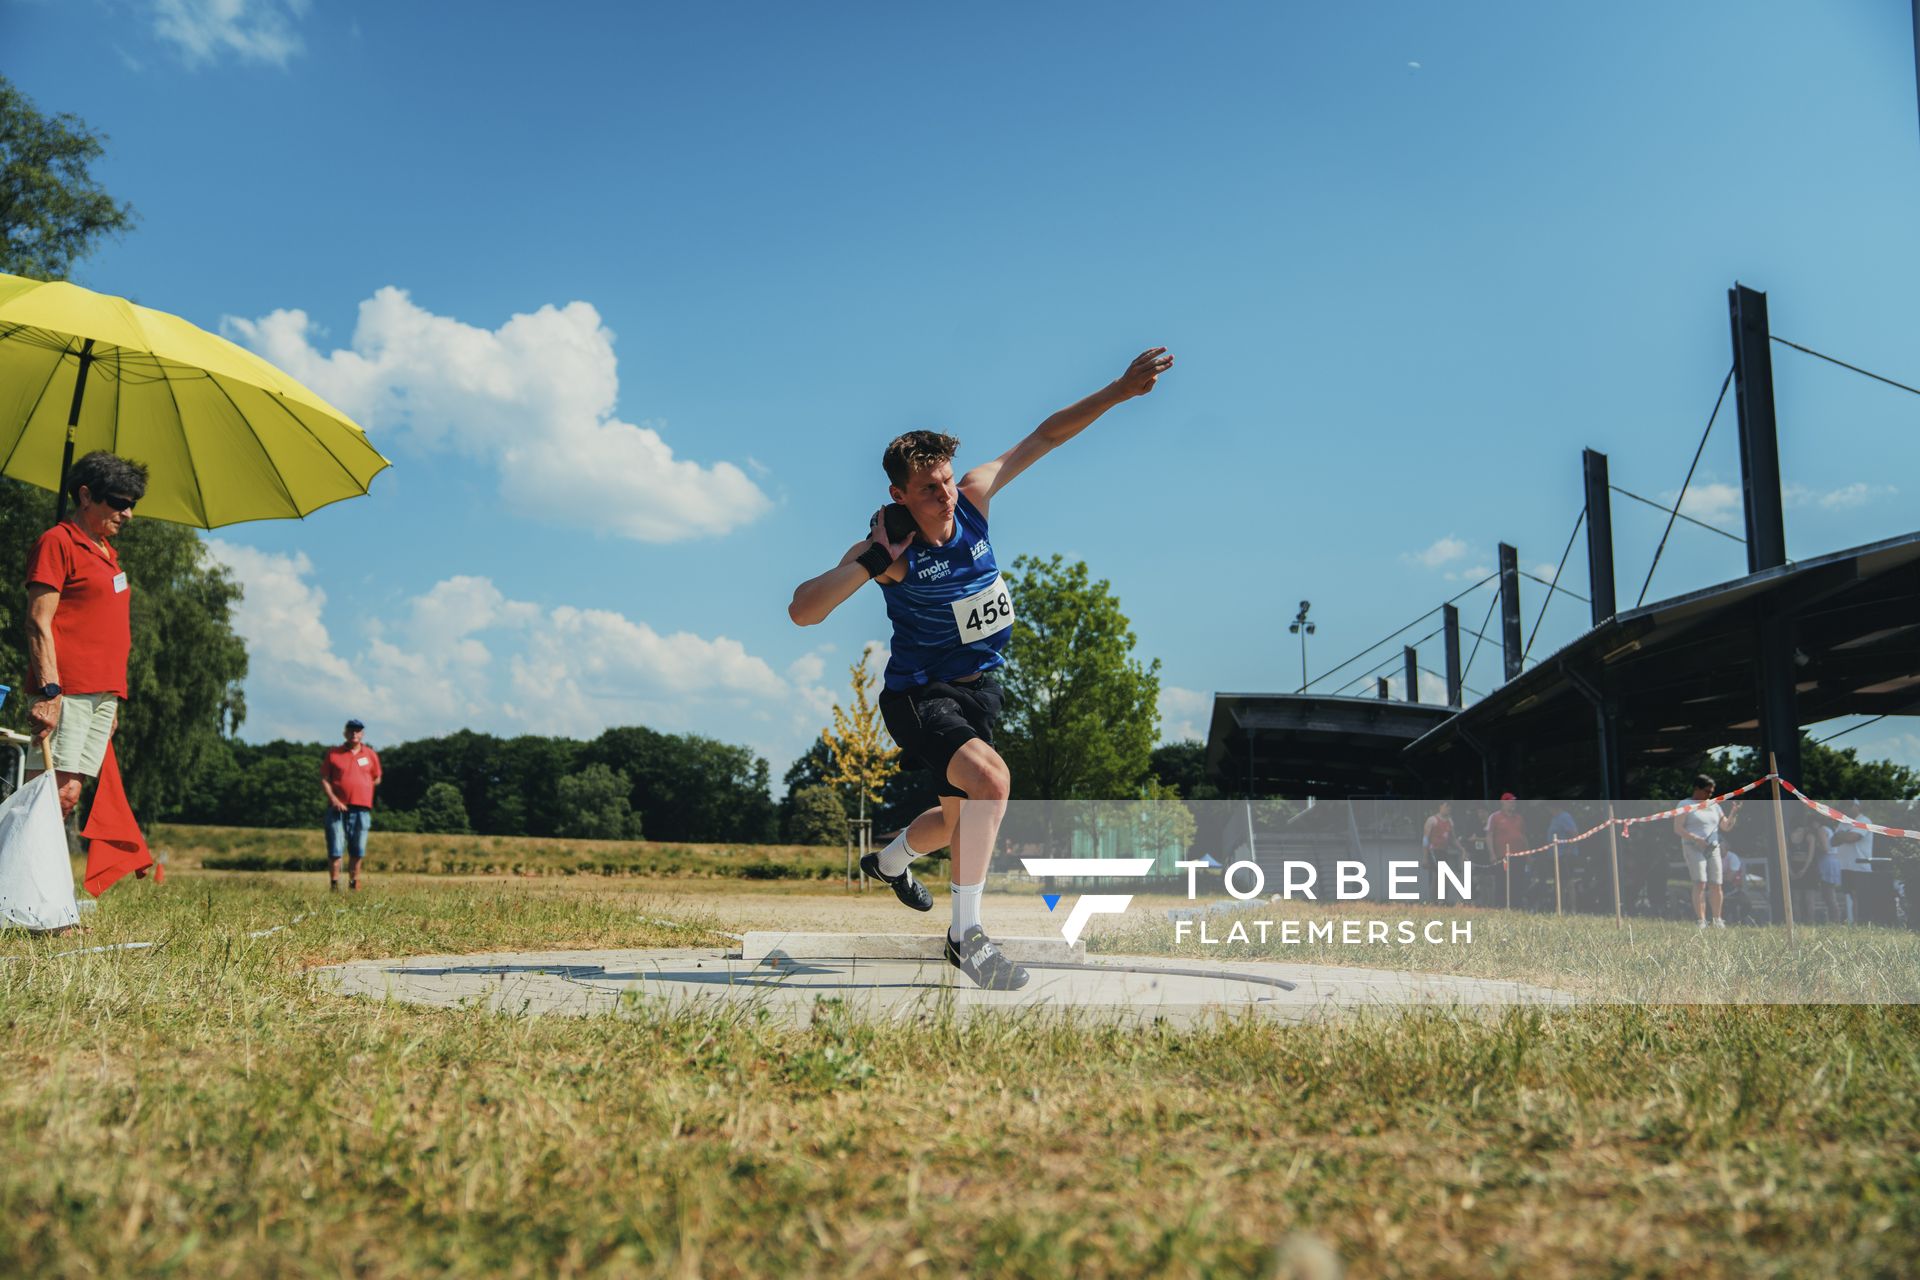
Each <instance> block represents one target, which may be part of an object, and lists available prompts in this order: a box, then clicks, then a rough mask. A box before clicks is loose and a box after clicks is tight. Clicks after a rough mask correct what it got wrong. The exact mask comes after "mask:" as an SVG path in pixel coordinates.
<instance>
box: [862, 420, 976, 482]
mask: <svg viewBox="0 0 1920 1280" xmlns="http://www.w3.org/2000/svg"><path fill="white" fill-rule="evenodd" d="M958 452H960V442H959V441H958V440H956V439H954V438H953V437H952V436H949V435H942V434H941V433H940V432H938V431H909V432H907V434H905V435H903V436H900V437H898V438H897V439H895V440H894V442H893V443H892V444H890V445H888V446H887V451H886V453H884V454H882V455H881V457H880V465H881V466H883V467H885V468H886V469H887V479H888V480H891V481H892V482H893V483H894V484H897V485H899V486H900V487H901V488H903V489H904V488H905V487H906V484H907V477H908V476H910V475H912V474H913V473H914V472H916V471H924V470H926V469H927V468H928V467H937V466H939V465H940V464H941V463H943V462H951V461H953V455H954V454H956V453H958Z"/></svg>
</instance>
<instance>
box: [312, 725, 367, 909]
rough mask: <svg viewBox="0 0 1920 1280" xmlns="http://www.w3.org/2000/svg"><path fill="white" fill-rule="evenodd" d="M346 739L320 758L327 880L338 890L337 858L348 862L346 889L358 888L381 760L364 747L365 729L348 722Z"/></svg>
mask: <svg viewBox="0 0 1920 1280" xmlns="http://www.w3.org/2000/svg"><path fill="white" fill-rule="evenodd" d="M346 732H347V740H346V741H345V742H343V743H341V744H340V745H339V746H337V747H329V748H328V749H327V753H326V754H325V755H324V756H322V757H320V789H321V790H323V791H325V792H326V793H327V880H328V882H329V884H330V885H331V886H332V889H333V892H335V893H338V892H339V891H340V859H341V858H342V857H343V856H344V857H345V858H346V860H347V886H348V888H350V889H356V890H357V889H359V887H360V863H361V861H362V860H363V859H364V858H365V857H366V856H367V832H368V831H369V830H371V829H372V827H373V789H374V788H375V787H377V786H379V785H380V757H379V756H378V755H376V754H375V753H374V750H373V748H372V747H369V746H368V745H367V741H366V739H367V726H365V725H364V724H361V723H360V722H359V721H358V720H349V721H347V731H346Z"/></svg>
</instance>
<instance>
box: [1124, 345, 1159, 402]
mask: <svg viewBox="0 0 1920 1280" xmlns="http://www.w3.org/2000/svg"><path fill="white" fill-rule="evenodd" d="M1171 368H1173V353H1172V352H1170V351H1168V350H1167V349H1166V348H1165V347H1154V348H1153V349H1152V350H1149V351H1142V352H1141V353H1140V354H1139V355H1137V356H1135V357H1134V358H1133V363H1132V364H1130V365H1128V366H1127V371H1126V372H1125V373H1123V374H1121V375H1120V376H1119V377H1118V378H1115V379H1114V381H1113V386H1114V390H1116V391H1118V392H1119V393H1120V394H1121V395H1123V396H1127V397H1132V396H1143V395H1145V394H1147V392H1149V391H1151V390H1153V384H1154V383H1155V382H1157V381H1159V379H1160V375H1161V374H1163V373H1165V372H1166V371H1167V370H1169V369H1171Z"/></svg>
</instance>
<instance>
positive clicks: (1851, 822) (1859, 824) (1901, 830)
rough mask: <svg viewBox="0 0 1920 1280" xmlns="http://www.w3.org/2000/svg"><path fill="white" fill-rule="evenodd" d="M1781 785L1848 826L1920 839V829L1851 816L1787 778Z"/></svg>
mask: <svg viewBox="0 0 1920 1280" xmlns="http://www.w3.org/2000/svg"><path fill="white" fill-rule="evenodd" d="M1780 785H1781V786H1783V787H1785V788H1786V789H1787V790H1788V791H1790V792H1792V793H1793V797H1794V799H1796V800H1798V801H1799V802H1800V803H1801V804H1804V805H1805V806H1807V808H1809V809H1812V810H1813V811H1814V812H1815V813H1819V814H1824V815H1825V816H1827V817H1829V818H1832V819H1833V820H1834V821H1835V822H1842V823H1845V824H1846V825H1847V826H1849V827H1854V828H1856V829H1858V830H1860V831H1871V832H1873V833H1874V834H1875V835H1881V836H1900V837H1903V838H1905V839H1908V840H1920V831H1910V830H1908V829H1907V828H1905V827H1883V826H1881V825H1880V824H1879V823H1877V822H1868V821H1867V820H1866V819H1865V818H1849V817H1848V816H1847V815H1846V814H1844V813H1842V812H1840V811H1839V810H1838V809H1836V808H1834V807H1833V806H1832V805H1830V804H1821V803H1820V802H1819V801H1818V800H1815V799H1813V798H1811V797H1809V796H1805V795H1802V794H1801V793H1800V788H1798V787H1796V786H1794V785H1793V784H1792V783H1791V782H1788V781H1787V780H1786V779H1785V778H1782V779H1780Z"/></svg>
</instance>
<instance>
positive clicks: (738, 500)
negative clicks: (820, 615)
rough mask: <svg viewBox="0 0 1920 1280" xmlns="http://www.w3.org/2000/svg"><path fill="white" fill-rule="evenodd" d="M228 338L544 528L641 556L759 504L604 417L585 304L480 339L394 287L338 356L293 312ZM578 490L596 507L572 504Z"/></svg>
mask: <svg viewBox="0 0 1920 1280" xmlns="http://www.w3.org/2000/svg"><path fill="white" fill-rule="evenodd" d="M225 323H226V327H227V328H228V330H229V332H231V333H232V334H234V335H235V336H236V337H238V338H239V339H240V340H241V341H243V342H245V343H246V344H247V345H249V346H251V347H253V348H254V349H255V350H256V351H258V352H259V353H260V354H261V355H263V356H265V357H266V358H267V359H269V360H271V361H273V362H274V363H275V364H277V365H279V366H280V367H281V368H283V369H285V370H286V371H287V372H288V373H290V374H292V375H293V376H294V377H296V378H298V379H300V380H301V381H302V382H304V383H306V384H307V385H308V386H310V387H312V388H313V389H314V390H315V391H316V392H318V393H319V394H320V395H321V396H323V397H325V398H326V399H327V400H329V401H330V402H332V403H333V404H334V405H335V406H337V407H338V408H339V409H341V410H342V411H343V412H345V413H346V414H348V415H349V416H350V417H352V418H354V419H355V420H356V421H358V422H360V423H361V425H363V426H365V427H366V428H367V429H368V431H369V432H370V433H371V434H372V435H373V437H374V443H375V444H376V445H379V444H382V443H385V441H384V440H383V438H382V437H383V435H384V436H386V437H387V438H389V439H391V440H392V441H393V442H395V443H399V444H406V445H409V446H411V447H413V448H416V449H420V450H422V451H425V452H449V453H458V454H463V455H465V456H468V457H472V458H476V459H478V460H481V461H484V462H487V463H490V464H492V465H493V466H494V467H495V468H496V469H497V470H498V471H499V473H500V488H501V493H502V495H503V496H504V497H505V498H506V500H507V502H508V503H509V504H510V505H511V506H513V507H514V508H515V509H516V510H518V511H520V512H521V513H523V514H527V515H531V516H534V517H536V518H539V519H544V520H547V521H550V522H552V523H555V524H562V525H572V526H576V527H583V528H587V529H590V530H593V531H595V532H608V533H615V534H619V535H622V536H624V537H628V538H635V539H639V540H641V541H644V542H672V541H676V540H678V539H681V538H690V537H699V536H703V535H710V534H722V533H726V532H728V531H730V530H733V529H736V528H738V527H740V526H741V525H744V524H748V523H750V522H751V521H753V520H754V519H756V518H758V517H759V516H760V515H761V514H762V513H763V512H765V511H766V510H767V509H768V507H769V506H770V505H771V504H770V503H769V502H768V499H767V497H766V495H765V494H764V493H762V492H761V490H760V489H759V487H758V486H757V485H755V484H754V482H753V481H752V480H750V479H748V478H747V475H746V473H745V472H744V471H742V470H741V469H740V468H739V467H737V466H735V465H734V464H733V463H731V462H717V463H714V464H713V465H712V466H702V465H700V464H699V463H696V462H690V461H687V460H685V459H682V458H676V457H675V456H674V453H673V449H672V448H671V446H669V445H668V444H667V442H666V440H665V439H663V438H662V436H661V433H660V430H659V429H658V428H659V426H660V425H662V424H636V423H632V422H627V421H624V420H622V419H621V418H619V417H617V416H615V413H614V409H615V405H616V404H617V402H618V399H619V389H620V380H619V371H618V360H617V358H616V357H615V355H614V350H613V343H614V335H613V334H612V332H611V331H609V330H608V329H607V328H606V326H605V325H603V324H602V323H601V322H600V313H599V312H598V311H596V310H595V309H594V308H593V307H592V306H591V305H589V304H588V303H585V302H570V303H568V304H567V305H566V306H564V307H555V306H551V305H548V306H543V307H541V308H540V309H539V310H538V311H535V312H533V313H532V314H530V315H516V316H514V317H512V318H511V319H509V320H508V321H507V322H506V323H505V324H503V325H501V326H500V327H499V328H498V329H492V330H489V329H483V328H479V327H478V326H475V325H470V324H466V323H463V322H462V321H459V320H455V319H453V318H452V317H449V316H438V315H434V314H432V313H431V312H429V311H427V310H426V309H424V308H422V307H420V306H417V305H415V303H414V302H413V300H412V299H411V298H410V297H408V295H407V294H406V292H405V291H404V290H401V289H397V288H393V287H391V286H389V287H387V288H384V289H381V290H379V291H378V292H376V293H375V294H374V295H373V296H372V297H371V298H368V299H367V300H366V301H365V302H362V303H361V304H360V315H359V320H358V322H357V324H356V325H355V327H354V332H353V339H352V342H351V345H349V346H347V347H344V348H339V349H336V350H333V351H322V350H321V349H320V348H319V347H318V346H316V345H315V342H314V338H315V337H316V332H315V330H314V327H313V325H312V323H311V322H310V321H309V319H308V317H307V314H306V313H305V312H304V311H294V310H282V311H275V312H273V313H272V314H271V315H267V316H263V317H261V318H260V319H258V320H244V319H238V318H235V317H231V316H230V317H228V318H227V319H226V322H225ZM588 490H591V491H592V492H593V494H594V500H593V502H591V503H587V502H584V501H583V500H582V499H583V495H584V494H585V493H586V492H587V491H588Z"/></svg>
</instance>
